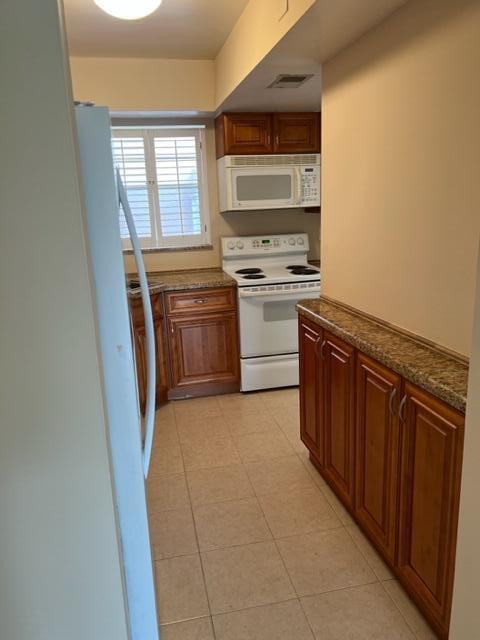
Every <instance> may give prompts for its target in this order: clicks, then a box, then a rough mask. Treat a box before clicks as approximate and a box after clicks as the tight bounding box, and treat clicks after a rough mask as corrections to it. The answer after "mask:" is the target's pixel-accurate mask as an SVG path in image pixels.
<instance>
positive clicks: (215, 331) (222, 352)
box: [168, 313, 239, 397]
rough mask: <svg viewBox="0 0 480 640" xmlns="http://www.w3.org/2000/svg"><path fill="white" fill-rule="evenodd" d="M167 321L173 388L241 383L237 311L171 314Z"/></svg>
mask: <svg viewBox="0 0 480 640" xmlns="http://www.w3.org/2000/svg"><path fill="white" fill-rule="evenodd" d="M168 324H169V329H170V353H171V360H172V386H173V388H174V390H175V389H176V390H177V391H179V390H180V391H181V389H182V388H194V387H195V386H196V385H197V386H200V385H203V387H204V388H205V385H208V384H210V385H215V384H217V385H218V384H228V383H230V384H238V380H239V358H238V338H237V321H236V314H235V313H219V314H214V313H211V314H205V315H196V316H193V315H187V316H185V317H180V316H179V317H169V319H168ZM213 390H214V387H213V386H212V391H213ZM172 397H175V394H173V395H172ZM177 397H179V396H177Z"/></svg>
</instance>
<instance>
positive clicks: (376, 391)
mask: <svg viewBox="0 0 480 640" xmlns="http://www.w3.org/2000/svg"><path fill="white" fill-rule="evenodd" d="M401 385H402V379H401V377H400V376H399V375H398V374H397V373H394V372H393V371H391V370H390V369H387V367H384V366H383V365H381V364H380V363H378V362H375V361H374V360H372V359H371V358H368V357H367V356H365V355H363V354H362V353H359V354H358V355H357V378H356V403H357V407H356V433H355V443H356V447H355V467H356V482H355V515H356V517H357V519H358V520H359V522H360V523H361V524H362V526H363V528H364V529H365V530H366V531H368V534H369V536H370V538H371V539H372V540H374V542H375V544H376V546H377V548H378V549H379V550H380V551H381V552H382V553H383V555H384V556H385V558H386V559H387V560H389V561H390V562H391V563H393V562H395V544H396V527H397V493H398V454H399V442H398V437H399V429H398V426H399V420H398V413H397V407H398V403H399V401H400V393H401Z"/></svg>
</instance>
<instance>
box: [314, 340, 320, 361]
mask: <svg viewBox="0 0 480 640" xmlns="http://www.w3.org/2000/svg"><path fill="white" fill-rule="evenodd" d="M319 345H320V337H318V338H317V339H316V340H315V346H314V347H313V350H314V351H315V355H316V356H317V358H318V347H319Z"/></svg>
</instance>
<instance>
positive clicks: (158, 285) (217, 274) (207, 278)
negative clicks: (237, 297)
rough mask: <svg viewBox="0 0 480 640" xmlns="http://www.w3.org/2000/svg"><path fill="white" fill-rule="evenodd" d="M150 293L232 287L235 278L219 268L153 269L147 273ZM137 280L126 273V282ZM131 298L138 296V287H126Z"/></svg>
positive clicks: (134, 275)
mask: <svg viewBox="0 0 480 640" xmlns="http://www.w3.org/2000/svg"><path fill="white" fill-rule="evenodd" d="M147 279H148V284H149V288H150V292H151V293H158V292H159V291H186V290H188V289H210V288H216V287H234V286H235V280H234V279H233V278H231V277H230V276H228V275H227V274H226V273H225V272H224V271H222V270H221V269H189V270H185V271H153V272H151V273H147ZM132 281H133V282H137V281H138V278H137V276H136V274H127V283H131V282H132ZM128 295H129V297H131V298H139V297H140V295H141V294H140V288H139V287H134V288H131V287H130V286H129V288H128Z"/></svg>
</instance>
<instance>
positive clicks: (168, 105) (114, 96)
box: [70, 57, 215, 112]
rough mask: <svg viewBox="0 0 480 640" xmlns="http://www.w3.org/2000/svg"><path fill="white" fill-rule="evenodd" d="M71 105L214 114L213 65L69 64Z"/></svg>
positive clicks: (89, 61) (118, 60) (180, 62)
mask: <svg viewBox="0 0 480 640" xmlns="http://www.w3.org/2000/svg"><path fill="white" fill-rule="evenodd" d="M70 66H71V72H72V83H73V93H74V96H75V99H76V100H82V101H92V102H95V103H96V104H98V105H106V106H108V107H109V108H110V109H111V110H113V111H115V110H118V111H210V112H211V111H213V110H214V108H215V106H214V93H215V78H214V63H213V61H212V60H160V59H146V58H75V57H74V58H70Z"/></svg>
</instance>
